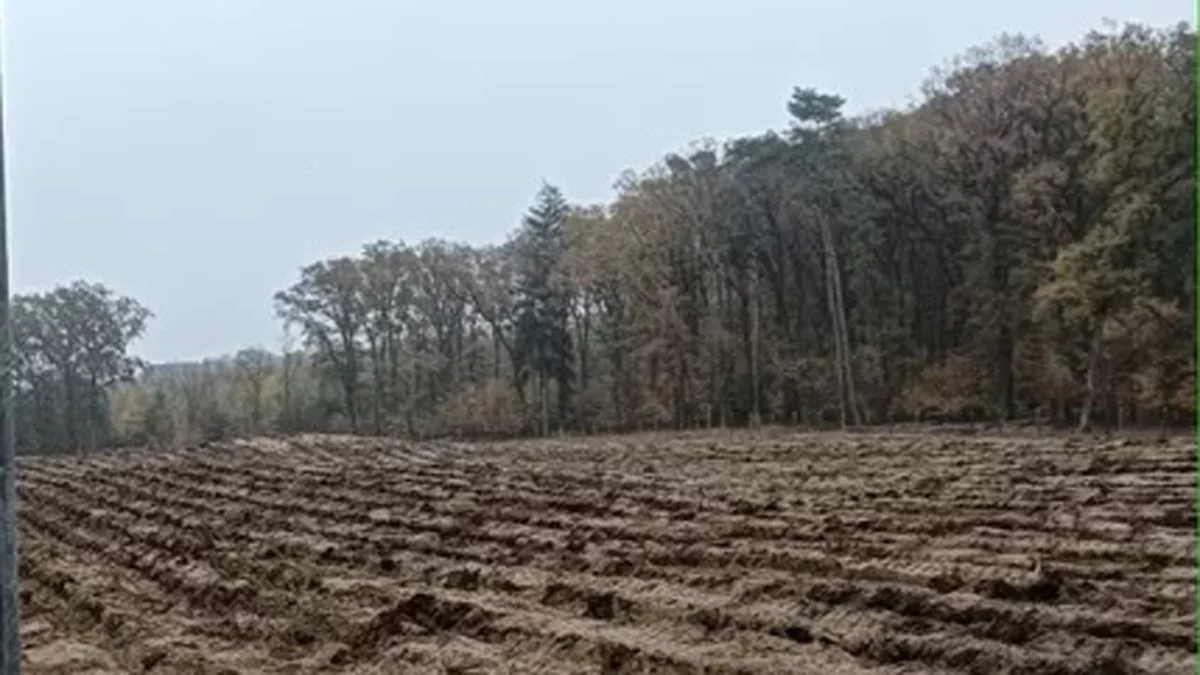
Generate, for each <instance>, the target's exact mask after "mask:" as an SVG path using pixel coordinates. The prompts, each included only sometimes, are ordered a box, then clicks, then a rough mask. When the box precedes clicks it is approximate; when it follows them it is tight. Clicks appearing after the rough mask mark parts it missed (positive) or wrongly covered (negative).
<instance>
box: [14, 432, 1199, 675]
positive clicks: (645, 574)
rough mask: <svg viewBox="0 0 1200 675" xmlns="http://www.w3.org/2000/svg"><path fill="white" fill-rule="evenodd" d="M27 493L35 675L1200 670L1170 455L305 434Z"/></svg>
mask: <svg viewBox="0 0 1200 675" xmlns="http://www.w3.org/2000/svg"><path fill="white" fill-rule="evenodd" d="M19 492H20V497H21V500H22V505H21V506H22V517H21V535H22V544H21V551H22V561H21V574H22V601H23V607H22V611H23V617H22V621H23V633H24V646H25V659H26V670H27V672H30V673H94V674H100V673H115V672H154V673H214V674H215V673H222V674H226V673H239V672H263V673H317V672H321V673H445V674H450V673H459V674H463V673H545V674H550V673H555V674H557V673H568V674H569V673H834V674H836V673H868V672H870V673H876V672H879V673H918V672H920V673H925V672H934V673H1029V674H1033V673H1037V674H1049V675H1056V674H1058V675H1085V674H1086V675H1095V674H1099V675H1104V674H1117V673H1192V672H1195V670H1196V663H1195V657H1194V653H1195V650H1196V626H1195V620H1194V617H1195V598H1196V585H1195V584H1196V572H1195V569H1194V568H1195V564H1196V560H1195V553H1196V516H1195V514H1196V511H1195V496H1196V473H1195V453H1194V447H1193V445H1192V443H1191V441H1190V440H1188V439H1179V440H1176V441H1171V442H1167V443H1155V442H1152V441H1149V440H1138V441H1129V440H1084V439H1079V438H1042V439H1039V438H1034V437H1023V438H1017V437H1007V438H1001V437H995V438H992V437H981V436H976V437H954V436H944V435H942V436H939V435H932V434H920V433H906V434H785V433H782V432H775V433H770V434H758V435H752V434H749V433H721V434H716V433H712V434H693V435H675V436H669V435H645V436H626V437H614V438H592V439H557V440H547V441H536V442H530V441H525V442H511V443H499V444H482V445H466V444H451V443H405V442H400V441H394V440H375V439H362V438H344V437H330V436H306V437H298V438H294V439H289V440H271V439H261V440H255V441H244V442H234V443H226V444H214V445H210V446H206V447H202V448H190V449H180V450H177V451H173V452H168V453H151V452H139V451H130V452H122V453H116V454H107V455H103V456H92V457H88V458H82V459H80V458H39V459H29V460H23V462H22V464H21V477H20V486H19Z"/></svg>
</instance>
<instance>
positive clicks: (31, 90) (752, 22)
mask: <svg viewBox="0 0 1200 675" xmlns="http://www.w3.org/2000/svg"><path fill="white" fill-rule="evenodd" d="M4 10H5V22H4V24H3V39H4V41H5V42H4V53H3V57H4V60H5V61H4V65H3V68H4V78H5V82H4V94H5V99H6V100H5V102H4V105H5V110H6V114H7V120H6V125H5V126H6V130H7V131H6V133H7V138H6V141H7V152H8V158H9V167H8V170H9V186H10V187H9V190H10V192H9V200H10V214H11V215H10V228H11V229H10V246H11V251H12V255H13V284H14V287H15V290H16V291H17V292H23V291H30V290H44V289H48V288H50V287H52V286H54V285H55V284H58V283H63V282H67V281H70V280H73V279H76V278H82V279H87V280H89V281H98V282H102V283H104V284H106V285H108V286H110V287H112V288H113V289H115V290H117V291H118V292H121V293H123V294H127V295H132V296H133V297H136V298H137V299H139V300H141V301H142V302H143V303H144V304H146V305H147V306H149V307H150V308H151V309H152V310H153V311H154V313H155V314H156V318H155V319H153V320H152V322H151V324H150V327H149V330H148V332H147V335H146V337H145V339H144V340H142V341H141V342H139V343H138V345H137V346H136V348H135V350H136V351H137V352H138V353H139V354H141V355H142V356H144V357H147V358H150V359H152V360H156V361H158V360H167V359H193V358H198V357H203V356H216V355H220V354H223V353H231V352H233V351H235V350H237V349H238V348H240V347H242V346H247V345H259V346H264V347H268V348H277V347H278V345H279V338H280V334H281V328H280V324H279V322H278V321H277V320H276V319H275V318H274V316H273V313H272V303H271V296H272V294H273V293H274V292H275V291H276V290H279V289H281V288H284V287H286V286H287V285H289V284H290V283H291V282H292V281H293V280H294V279H295V278H296V276H297V270H298V268H299V267H300V266H301V265H304V264H306V263H309V262H312V261H314V260H317V259H319V258H323V257H326V256H330V255H334V254H341V253H352V252H355V251H356V250H358V249H359V247H360V246H361V245H362V244H364V243H366V242H368V241H373V240H376V239H380V238H388V239H403V240H405V241H408V242H415V241H418V240H420V239H423V238H426V237H432V236H438V237H444V238H448V239H458V240H466V241H470V242H476V243H479V242H495V241H500V240H502V239H503V238H504V236H505V235H506V234H507V233H508V232H509V231H510V230H511V229H512V228H513V227H514V226H515V225H516V223H517V222H518V221H519V218H520V216H521V213H522V211H523V210H524V209H525V208H526V206H527V205H528V204H529V202H530V200H531V199H532V197H533V195H534V193H535V191H536V190H537V188H538V186H539V184H540V181H541V180H543V179H546V180H549V181H551V182H554V183H557V184H559V185H560V186H562V187H563V189H564V191H565V192H566V194H567V196H568V197H569V198H571V199H572V200H573V201H598V200H605V199H607V198H609V197H610V196H611V195H612V184H613V182H614V180H615V179H616V178H617V176H618V174H619V173H620V172H621V171H622V170H624V169H626V168H635V169H641V168H644V167H646V166H647V165H649V164H651V163H653V162H654V161H656V160H657V159H659V158H660V157H661V156H662V155H663V154H664V153H666V152H668V151H671V150H677V149H680V148H682V147H685V146H686V145H687V144H688V143H689V142H691V141H694V140H697V139H701V138H705V137H712V138H717V139H720V138H724V137H728V136H731V135H736V134H744V133H757V132H761V131H764V130H766V129H768V128H778V127H781V126H783V125H784V124H785V123H786V113H785V109H784V104H785V101H786V99H787V98H788V95H789V93H790V91H791V88H792V87H793V86H796V85H801V86H815V87H818V88H820V89H824V90H832V91H835V92H837V93H839V94H841V95H842V96H844V97H846V98H847V99H848V100H849V104H848V108H849V111H850V112H852V113H853V112H859V111H863V110H868V109H876V108H880V107H885V106H900V105H905V104H906V103H908V102H909V101H911V100H912V98H913V97H914V96H915V95H916V93H917V91H918V87H919V86H920V84H921V82H922V81H923V80H924V79H925V78H926V77H927V75H928V74H929V70H930V68H931V67H932V66H935V65H938V64H942V63H944V62H946V61H947V60H948V59H950V58H951V57H953V56H955V55H958V54H961V53H962V52H963V51H965V50H966V49H967V48H969V47H971V46H975V45H978V44H981V43H984V42H987V41H988V40H990V39H992V38H993V37H995V36H997V35H998V34H1000V33H1002V32H1024V33H1027V34H1032V35H1038V36H1040V37H1042V38H1043V39H1044V40H1045V42H1046V43H1047V44H1049V45H1051V46H1057V45H1060V44H1062V43H1064V42H1068V41H1072V40H1075V39H1077V38H1079V37H1081V36H1082V35H1083V34H1084V33H1085V32H1086V31H1088V30H1090V29H1094V28H1100V27H1101V26H1102V23H1101V22H1102V19H1104V18H1106V17H1107V18H1112V19H1116V20H1118V21H1121V22H1124V21H1128V20H1136V21H1141V22H1145V23H1150V24H1153V25H1156V26H1166V25H1170V24H1173V23H1175V22H1178V21H1180V20H1188V21H1192V20H1193V12H1194V4H1193V3H1192V2H1191V0H1089V1H1087V2H1083V1H1081V0H1009V1H1008V2H978V1H975V0H910V1H908V2H896V1H895V0H858V1H857V2H837V1H835V0H823V1H822V2H809V1H803V0H777V1H774V2H768V1H766V0H722V1H721V2H716V1H713V0H636V1H635V0H602V1H601V0H592V1H585V0H542V1H539V2H534V1H531V0H474V1H472V2H466V1H463V0H426V1H423V2H414V1H403V0H323V1H320V2H317V1H314V0H5V1H4Z"/></svg>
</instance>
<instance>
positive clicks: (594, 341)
mask: <svg viewBox="0 0 1200 675" xmlns="http://www.w3.org/2000/svg"><path fill="white" fill-rule="evenodd" d="M1195 49H1196V34H1195V32H1194V30H1193V29H1192V28H1191V27H1189V26H1187V25H1179V26H1176V27H1171V28H1164V29H1158V28H1151V27H1146V26H1140V25H1128V26H1123V27H1109V28H1106V29H1104V30H1102V31H1096V32H1093V33H1090V34H1088V35H1087V36H1085V37H1084V38H1082V39H1081V40H1079V41H1077V42H1075V43H1073V44H1070V45H1067V46H1065V47H1062V48H1059V49H1055V50H1049V49H1047V48H1045V47H1043V46H1042V45H1041V44H1040V43H1039V42H1038V41H1036V40H1032V39H1028V38H1023V37H1020V36H1005V37H1001V38H999V39H997V40H995V41H994V42H992V43H991V44H989V45H986V46H984V47H980V48H977V49H974V50H971V51H970V52H969V53H967V54H965V55H963V56H962V57H960V58H958V59H957V60H955V61H954V62H952V64H950V65H949V66H947V67H945V68H942V69H940V70H938V71H936V72H935V74H934V75H933V76H931V77H930V78H929V80H928V81H927V83H926V84H925V85H924V87H923V88H922V90H921V92H920V96H919V101H918V102H916V103H914V104H913V105H911V106H909V107H907V108H904V109H897V110H883V111H876V112H872V113H869V114H863V115H858V116H848V115H847V114H846V113H845V110H844V108H845V105H846V101H845V100H843V99H842V98H841V97H839V96H838V95H837V94H836V93H832V92H825V91H817V90H813V89H809V88H804V87H798V88H796V89H795V90H794V91H793V92H791V96H790V98H787V100H786V101H785V103H786V113H787V115H788V120H789V121H788V122H787V124H786V126H785V127H784V128H780V129H775V130H767V131H764V132H763V133H761V134H759V135H754V136H746V137H741V138H731V139H724V140H721V141H719V142H718V141H703V142H698V143H696V144H694V145H693V146H692V147H689V148H686V149H684V150H682V151H679V152H675V153H671V154H667V155H666V156H664V157H663V159H662V160H661V161H660V162H658V163H657V164H655V165H654V166H651V167H648V168H646V169H644V170H642V171H640V172H632V171H628V172H626V173H624V174H623V175H621V176H620V178H619V180H618V181H617V184H616V187H615V196H614V197H613V199H612V201H611V202H609V203H602V204H576V203H572V202H571V201H570V200H569V199H568V197H567V194H566V193H564V190H563V189H561V188H560V187H558V186H554V185H549V184H544V185H542V186H541V187H540V189H538V186H531V193H533V192H535V191H536V194H534V195H533V196H532V202H531V206H530V208H529V210H528V212H527V214H526V215H525V216H524V218H523V220H522V221H521V222H520V224H519V226H518V227H517V228H516V229H515V231H514V232H513V233H512V234H511V235H510V236H509V237H508V239H507V240H506V241H505V243H503V244H501V245H489V246H480V245H471V244H467V243H459V242H449V241H443V240H440V239H429V240H426V241H422V242H419V243H405V242H402V241H394V240H387V239H386V238H384V239H381V240H379V241H375V242H366V243H365V245H364V246H363V247H362V249H361V252H360V253H358V254H357V255H354V256H349V257H336V258H330V259H327V260H318V261H313V262H311V263H310V264H308V265H306V266H304V267H303V268H301V269H300V270H299V272H298V275H297V278H296V279H295V283H294V284H292V285H291V286H290V287H287V288H283V289H280V290H279V292H278V293H277V294H276V295H275V296H274V298H264V302H267V301H273V303H274V309H275V312H276V314H277V315H278V317H279V319H280V323H281V326H283V327H284V329H285V331H286V334H287V335H288V336H289V337H288V338H287V340H286V344H285V345H284V347H283V348H282V349H281V350H278V351H266V350H264V349H261V348H249V349H246V350H243V351H242V352H239V353H238V354H236V355H233V356H230V357H226V358H221V359H213V360H208V361H205V362H200V363H191V364H183V363H180V364H164V365H152V364H146V363H143V362H142V361H141V360H139V359H138V358H136V357H135V356H133V355H132V351H133V350H132V346H135V345H136V340H137V338H138V337H139V336H140V335H142V334H143V333H144V331H145V329H146V326H147V324H148V322H149V321H152V314H151V311H150V309H148V308H146V307H143V306H142V305H141V304H140V303H138V302H137V301H136V300H134V299H132V298H127V297H123V296H121V295H119V294H118V293H116V292H114V291H112V290H110V289H108V288H106V287H105V286H103V285H100V284H94V283H86V282H74V283H71V284H69V285H65V286H62V287H60V288H57V289H53V290H51V291H48V292H43V293H31V294H27V295H18V296H15V297H14V299H13V306H12V330H13V340H14V345H15V350H16V365H15V369H14V376H15V385H14V386H15V395H16V399H15V400H16V417H17V426H16V429H17V435H18V447H19V448H20V449H21V450H22V451H25V452H32V451H47V452H49V451H55V450H67V449H74V448H86V447H98V446H104V445H115V444H150V445H156V444H175V443H191V442H198V441H202V440H205V439H209V440H211V439H219V438H222V437H227V436H232V435H252V434H267V433H292V432H300V431H342V432H352V433H364V434H391V435H403V436H412V437H435V436H451V437H462V438H486V437H510V436H518V435H546V434H551V433H559V432H577V433H585V432H601V431H622V430H635V429H683V428H698V427H709V426H712V427H716V426H722V425H724V426H756V425H760V424H785V425H810V426H830V427H837V426H842V427H848V426H859V425H871V424H880V423H892V422H899V421H910V420H923V421H928V420H971V421H995V422H1004V421H1013V420H1038V421H1040V422H1044V423H1047V424H1055V425H1059V426H1062V427H1071V428H1077V429H1082V430H1086V429H1089V428H1093V427H1097V426H1105V427H1109V428H1112V427H1122V426H1128V425H1157V426H1165V425H1176V424H1192V423H1194V416H1195V415H1194V413H1195V363H1196V359H1195V342H1194V337H1195V336H1194V331H1193V329H1194V327H1195V325H1196V314H1195V311H1196V309H1195V308H1196V304H1195V282H1196V279H1195V270H1196V267H1195V261H1196V258H1195V231H1196V229H1195V215H1196V202H1195V199H1196V184H1195V177H1196V165H1195V154H1194V152H1195V149H1196V136H1195V133H1196V89H1195V73H1196V70H1195V64H1196V54H1195ZM781 98H784V97H782V96H781ZM497 216H498V217H501V218H503V217H505V214H497ZM429 225H430V227H431V231H436V226H437V224H436V223H430V224H429ZM381 234H382V233H381Z"/></svg>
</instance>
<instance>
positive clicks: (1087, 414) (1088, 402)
mask: <svg viewBox="0 0 1200 675" xmlns="http://www.w3.org/2000/svg"><path fill="white" fill-rule="evenodd" d="M1090 342H1091V343H1090V345H1089V346H1088V358H1087V374H1086V376H1085V382H1084V387H1085V388H1084V395H1083V407H1082V408H1081V409H1080V411H1079V431H1087V430H1088V429H1089V428H1090V427H1091V423H1092V419H1091V417H1092V406H1093V405H1094V403H1095V400H1096V371H1097V369H1098V367H1099V365H1100V326H1096V328H1095V329H1094V330H1093V331H1092V338H1091V341H1090Z"/></svg>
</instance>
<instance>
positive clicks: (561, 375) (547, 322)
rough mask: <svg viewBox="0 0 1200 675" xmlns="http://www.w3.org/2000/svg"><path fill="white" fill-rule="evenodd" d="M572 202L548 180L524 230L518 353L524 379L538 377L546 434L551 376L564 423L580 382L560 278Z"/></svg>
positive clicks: (520, 248)
mask: <svg viewBox="0 0 1200 675" xmlns="http://www.w3.org/2000/svg"><path fill="white" fill-rule="evenodd" d="M567 215H568V207H567V202H566V200H565V199H564V198H563V196H562V192H561V191H560V190H559V189H558V188H557V187H555V186H553V185H549V184H543V185H542V189H541V190H539V191H538V194H537V198H536V202H535V204H534V206H533V207H532V208H531V209H530V210H529V214H528V215H527V216H526V217H525V220H524V222H523V224H522V227H521V231H520V233H519V235H518V240H517V245H518V246H517V248H518V252H519V258H520V276H519V278H518V284H517V294H518V301H517V306H516V322H515V323H516V340H515V343H516V344H515V349H514V351H515V355H514V356H515V358H516V361H517V363H516V365H517V372H518V378H519V379H520V381H521V383H522V384H524V383H525V382H527V381H528V379H529V377H530V376H533V377H534V378H535V380H536V382H535V387H536V394H537V399H536V400H537V405H538V408H539V411H538V415H539V418H540V426H541V429H540V431H541V433H542V434H543V435H545V434H547V433H548V432H549V428H550V421H549V412H548V411H549V388H548V386H547V385H548V384H549V382H550V381H555V382H556V383H557V385H558V423H559V424H560V425H563V424H565V423H566V421H567V412H568V411H567V409H568V404H569V402H570V396H571V392H572V384H573V381H574V369H573V367H572V360H573V359H572V344H571V333H570V331H569V329H568V325H567V321H568V318H569V316H570V301H571V298H570V295H569V293H568V292H567V290H566V289H565V288H564V287H563V286H564V285H563V284H562V283H561V280H560V279H559V278H558V274H557V271H558V265H559V259H560V257H561V255H562V251H563V245H564V243H563V223H564V222H565V221H566V218H567Z"/></svg>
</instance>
